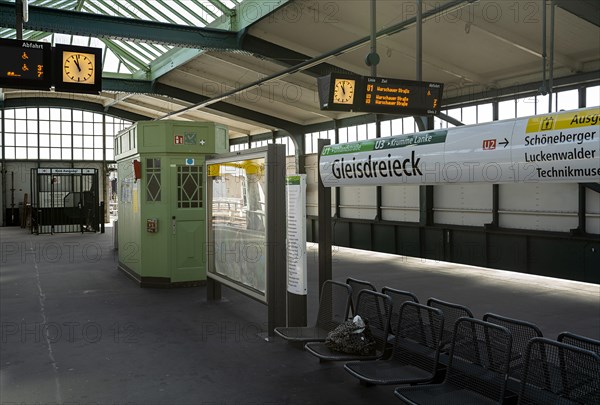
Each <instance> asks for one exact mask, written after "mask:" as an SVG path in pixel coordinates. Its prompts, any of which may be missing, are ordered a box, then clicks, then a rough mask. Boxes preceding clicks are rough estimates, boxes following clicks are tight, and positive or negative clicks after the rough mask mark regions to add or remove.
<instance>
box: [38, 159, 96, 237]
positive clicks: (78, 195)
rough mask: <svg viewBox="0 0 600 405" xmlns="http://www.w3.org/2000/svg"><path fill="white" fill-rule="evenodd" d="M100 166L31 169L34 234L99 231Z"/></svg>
mask: <svg viewBox="0 0 600 405" xmlns="http://www.w3.org/2000/svg"><path fill="white" fill-rule="evenodd" d="M98 194H99V192H98V170H97V169H50V168H47V169H44V168H37V169H31V233H36V234H40V233H66V232H81V233H83V232H97V231H99V230H100V218H101V217H100V208H99V205H100V204H99V196H98Z"/></svg>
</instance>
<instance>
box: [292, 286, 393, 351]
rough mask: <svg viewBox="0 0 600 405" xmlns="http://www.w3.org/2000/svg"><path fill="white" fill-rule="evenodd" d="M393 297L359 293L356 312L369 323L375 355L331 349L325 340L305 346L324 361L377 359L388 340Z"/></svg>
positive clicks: (369, 292)
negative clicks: (373, 339)
mask: <svg viewBox="0 0 600 405" xmlns="http://www.w3.org/2000/svg"><path fill="white" fill-rule="evenodd" d="M391 309H392V299H391V298H390V297H389V296H387V295H384V294H381V293H379V292H377V291H370V290H362V291H361V292H360V293H359V294H358V305H357V308H356V314H357V315H360V317H361V318H362V319H364V320H365V322H366V323H368V325H369V328H370V329H371V332H372V333H373V337H374V338H375V342H376V347H375V354H373V355H364V356H362V355H356V354H347V353H341V352H337V351H333V350H331V349H329V348H328V347H327V346H326V345H325V343H324V342H309V343H307V344H306V345H305V346H304V347H305V349H306V350H307V351H308V352H309V353H310V354H312V355H314V356H316V357H318V358H319V359H320V360H322V361H351V360H375V359H378V358H381V356H383V353H384V350H385V345H386V342H387V334H388V330H389V323H390V316H391V314H392V311H391Z"/></svg>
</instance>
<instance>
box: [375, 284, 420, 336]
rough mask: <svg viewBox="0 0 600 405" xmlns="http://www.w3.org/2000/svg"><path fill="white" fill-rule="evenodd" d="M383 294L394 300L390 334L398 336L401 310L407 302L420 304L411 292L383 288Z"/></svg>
mask: <svg viewBox="0 0 600 405" xmlns="http://www.w3.org/2000/svg"><path fill="white" fill-rule="evenodd" d="M381 293H382V294H385V295H389V296H390V298H391V299H392V320H391V322H390V333H392V334H394V335H395V334H396V332H397V330H398V321H399V320H400V309H401V308H402V304H404V303H405V302H406V301H410V302H417V303H418V302H419V299H418V298H417V296H416V295H414V294H413V293H411V292H409V291H402V290H397V289H395V288H391V287H383V288H382V289H381Z"/></svg>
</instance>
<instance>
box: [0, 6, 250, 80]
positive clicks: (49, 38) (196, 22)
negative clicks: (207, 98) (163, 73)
mask: <svg viewBox="0 0 600 405" xmlns="http://www.w3.org/2000/svg"><path fill="white" fill-rule="evenodd" d="M9 1H10V2H12V3H14V2H15V0H9ZM242 2H243V0H30V1H29V4H30V5H31V6H40V7H49V8H54V9H61V10H70V11H80V12H84V13H90V14H101V15H108V16H116V17H124V18H131V19H137V20H144V21H157V22H163V23H169V24H177V25H184V26H192V27H210V25H211V23H212V22H214V21H215V20H216V19H219V18H221V17H223V16H225V17H226V18H228V17H229V16H230V15H231V14H232V10H233V9H234V8H235V7H236V6H238V5H239V4H241V3H242ZM0 38H13V39H14V38H16V30H15V29H14V28H2V27H0ZM23 39H25V40H31V41H44V42H51V43H52V44H72V45H82V46H92V47H97V48H102V49H103V52H104V58H103V60H104V66H103V71H104V72H105V73H120V74H126V75H130V74H134V73H136V72H140V71H147V70H148V69H149V65H150V63H151V62H153V61H155V60H156V59H158V58H160V57H161V56H162V55H164V54H165V53H167V52H168V51H170V50H171V49H173V48H174V47H172V46H167V45H158V44H149V43H137V42H135V43H134V42H131V41H122V40H115V39H106V38H91V37H82V36H76V35H65V34H52V33H46V32H37V31H29V30H23Z"/></svg>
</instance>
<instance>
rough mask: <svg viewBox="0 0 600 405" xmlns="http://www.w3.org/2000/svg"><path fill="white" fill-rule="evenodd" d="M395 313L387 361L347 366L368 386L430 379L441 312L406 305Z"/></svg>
mask: <svg viewBox="0 0 600 405" xmlns="http://www.w3.org/2000/svg"><path fill="white" fill-rule="evenodd" d="M399 312H400V313H399V320H398V322H397V325H399V329H398V334H397V335H396V338H395V340H394V348H393V351H392V356H391V357H390V359H387V360H373V361H354V362H349V363H346V364H345V365H344V368H345V369H346V371H348V372H349V373H350V374H352V375H353V376H355V377H356V378H358V379H359V380H361V381H363V382H366V383H370V384H416V383H425V382H429V381H431V380H432V379H433V378H434V376H435V375H436V372H437V367H438V358H439V350H440V339H441V337H442V330H443V328H444V315H443V314H442V311H440V310H439V309H435V308H431V307H427V306H425V305H422V304H418V303H415V302H410V301H406V302H404V303H403V304H402V306H401V308H400V311H399Z"/></svg>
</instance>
